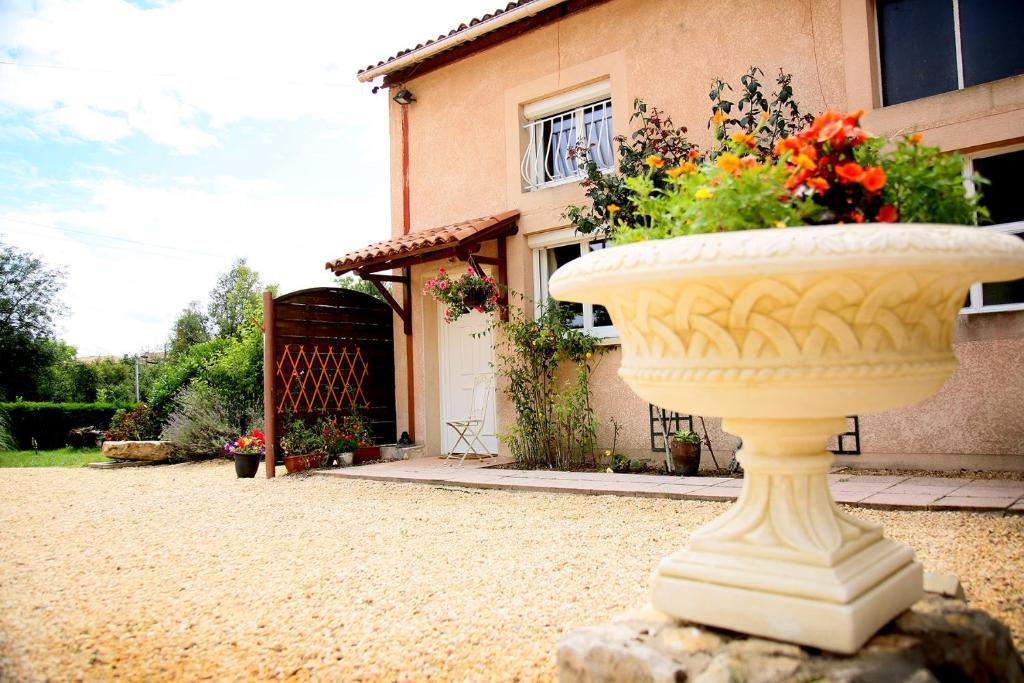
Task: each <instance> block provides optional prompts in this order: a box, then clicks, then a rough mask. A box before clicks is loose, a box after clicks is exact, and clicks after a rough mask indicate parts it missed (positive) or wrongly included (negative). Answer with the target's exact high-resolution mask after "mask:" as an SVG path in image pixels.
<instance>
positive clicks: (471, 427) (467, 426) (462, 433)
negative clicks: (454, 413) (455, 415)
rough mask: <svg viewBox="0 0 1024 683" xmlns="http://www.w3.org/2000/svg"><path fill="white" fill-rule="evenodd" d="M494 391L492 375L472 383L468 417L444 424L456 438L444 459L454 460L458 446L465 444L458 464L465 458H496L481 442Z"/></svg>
mask: <svg viewBox="0 0 1024 683" xmlns="http://www.w3.org/2000/svg"><path fill="white" fill-rule="evenodd" d="M493 391H494V376H493V375H489V374H487V375H477V376H476V379H475V380H474V382H473V398H472V403H471V405H470V409H469V417H467V418H466V419H464V420H446V421H445V424H446V425H447V426H449V427H451V428H452V429H453V430H455V433H456V434H457V435H458V438H456V439H455V443H454V444H453V445H452V448H451V450H450V451H448V454H447V455H445V456H444V457H445V458H446V459H454V458H457V457H459V456H458V453H457V451H458V448H459V445H460V444H466V450H464V451H461V453H462V457H459V464H460V465H461V464H462V463H463V461H465V459H466V457H472V458H475V459H478V460H480V459H483V458H496V457H497V454H495V453H491V452H490V449H488V448H487V445H486V444H485V443H484V442H483V441H482V440H481V438H480V437H481V434H482V433H483V430H484V424H485V423H486V422H487V414H488V412H489V407H490V405H491V393H492V392H493Z"/></svg>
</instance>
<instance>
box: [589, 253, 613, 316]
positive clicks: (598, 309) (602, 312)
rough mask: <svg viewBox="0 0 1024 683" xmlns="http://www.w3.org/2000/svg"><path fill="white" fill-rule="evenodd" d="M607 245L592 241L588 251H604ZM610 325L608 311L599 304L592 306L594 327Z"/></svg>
mask: <svg viewBox="0 0 1024 683" xmlns="http://www.w3.org/2000/svg"><path fill="white" fill-rule="evenodd" d="M607 246H608V245H607V243H605V241H604V240H594V241H593V242H591V243H590V251H598V250H600V249H605V248H606V247H607ZM611 324H612V317H611V316H610V315H608V309H606V308H605V307H604V306H602V305H600V304H594V327H604V326H605V325H611Z"/></svg>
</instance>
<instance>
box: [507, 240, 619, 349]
mask: <svg viewBox="0 0 1024 683" xmlns="http://www.w3.org/2000/svg"><path fill="white" fill-rule="evenodd" d="M597 239H598V238H597V237H593V236H586V235H581V234H579V233H578V232H576V229H575V228H563V229H561V230H552V231H551V232H545V233H541V234H539V235H531V236H530V237H528V238H527V246H529V248H530V249H531V250H532V252H533V292H534V303H533V314H534V316H535V317H536V316H539V315H540V313H541V307H542V306H543V305H544V302H545V301H547V300H548V296H549V292H548V280H550V279H551V275H552V273H550V272H548V270H549V269H548V258H547V252H548V250H549V249H554V248H555V247H564V246H566V245H569V244H578V245H579V247H580V255H581V256H582V255H584V254H588V253H590V251H589V249H588V248H587V247H588V245H589V244H590V243H591V242H594V241H597ZM580 330H581V331H582V332H585V333H586V334H589V335H591V336H593V337H597V338H598V344H600V345H602V346H614V345H618V344H619V331H618V330H617V329H615V326H614V325H600V326H597V327H595V326H594V305H593V304H583V327H582V328H580Z"/></svg>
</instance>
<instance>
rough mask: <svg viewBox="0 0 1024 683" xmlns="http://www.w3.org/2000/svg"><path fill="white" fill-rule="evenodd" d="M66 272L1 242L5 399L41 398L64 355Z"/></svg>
mask: <svg viewBox="0 0 1024 683" xmlns="http://www.w3.org/2000/svg"><path fill="white" fill-rule="evenodd" d="M63 286H64V272H63V271H62V270H61V269H59V268H48V267H47V266H46V264H45V263H43V261H42V259H39V258H38V257H36V256H33V255H32V254H30V253H28V252H25V251H21V250H20V249H17V248H15V247H12V246H9V245H5V244H3V243H2V242H0V398H2V399H14V398H16V397H19V396H23V397H25V398H37V397H38V396H39V390H40V386H39V385H40V378H41V377H42V376H43V374H44V373H43V371H44V370H45V368H46V367H47V366H48V365H49V364H50V363H51V362H52V361H53V360H54V358H55V355H56V353H57V351H58V349H57V348H56V347H54V345H53V344H52V343H51V342H52V340H53V321H54V319H55V318H56V317H57V316H59V315H61V314H63V313H64V310H65V309H64V306H63V305H62V304H61V303H60V301H58V299H57V295H58V294H59V293H60V290H61V289H62V288H63Z"/></svg>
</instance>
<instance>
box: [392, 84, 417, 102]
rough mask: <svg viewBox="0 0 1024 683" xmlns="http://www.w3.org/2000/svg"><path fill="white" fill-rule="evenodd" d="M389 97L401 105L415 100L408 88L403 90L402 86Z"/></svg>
mask: <svg viewBox="0 0 1024 683" xmlns="http://www.w3.org/2000/svg"><path fill="white" fill-rule="evenodd" d="M391 99H393V100H394V101H395V102H398V103H399V104H401V105H402V106H405V105H407V104H412V103H413V102H415V101H416V98H415V97H413V96H412V93H411V92H409V91H408V90H405V89H404V88H403V89H402V90H399V91H398V92H396V93H395V96H394V97H392V98H391Z"/></svg>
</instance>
